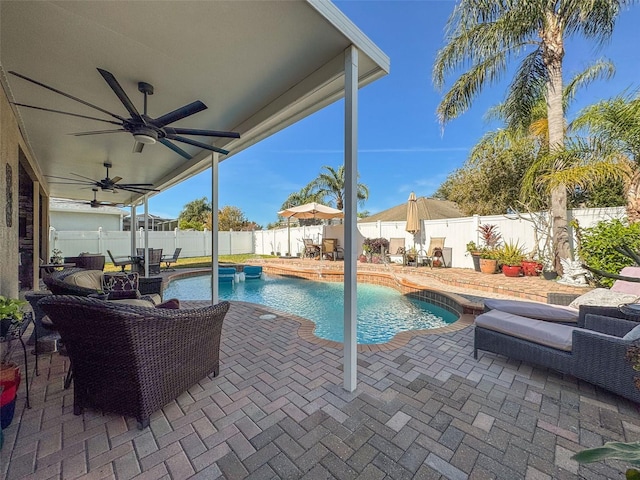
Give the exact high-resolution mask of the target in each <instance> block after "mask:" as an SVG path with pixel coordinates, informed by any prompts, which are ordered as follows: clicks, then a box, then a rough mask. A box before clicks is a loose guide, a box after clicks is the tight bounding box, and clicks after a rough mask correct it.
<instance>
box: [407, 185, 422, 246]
mask: <svg viewBox="0 0 640 480" xmlns="http://www.w3.org/2000/svg"><path fill="white" fill-rule="evenodd" d="M404 229H405V230H406V231H407V232H409V233H412V234H413V248H415V246H416V237H415V235H416V233H417V232H419V231H420V221H419V219H418V201H417V199H416V194H415V193H413V192H411V194H410V195H409V200H408V201H407V225H406V226H405V227H404Z"/></svg>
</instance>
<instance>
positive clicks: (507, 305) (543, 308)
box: [484, 298, 578, 323]
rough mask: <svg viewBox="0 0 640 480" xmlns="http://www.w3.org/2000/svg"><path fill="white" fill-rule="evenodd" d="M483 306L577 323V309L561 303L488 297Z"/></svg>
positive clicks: (521, 314) (549, 319)
mask: <svg viewBox="0 0 640 480" xmlns="http://www.w3.org/2000/svg"><path fill="white" fill-rule="evenodd" d="M484 306H485V307H487V308H490V309H491V310H500V311H501V312H507V313H512V314H514V315H520V316H522V317H528V318H535V319H537V320H546V321H549V322H566V323H569V322H572V323H578V309H577V308H571V307H566V306H563V305H549V304H547V303H540V302H525V301H521V300H497V299H494V298H488V299H486V300H485V301H484Z"/></svg>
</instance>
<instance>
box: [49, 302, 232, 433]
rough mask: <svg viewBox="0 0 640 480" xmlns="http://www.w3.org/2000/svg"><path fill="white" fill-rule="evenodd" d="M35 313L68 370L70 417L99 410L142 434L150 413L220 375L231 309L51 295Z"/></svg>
mask: <svg viewBox="0 0 640 480" xmlns="http://www.w3.org/2000/svg"><path fill="white" fill-rule="evenodd" d="M40 306H41V307H42V309H43V310H44V311H45V312H46V313H47V315H48V316H49V318H50V319H51V321H52V322H53V324H54V325H55V327H56V328H57V329H58V331H59V332H60V335H61V337H62V341H63V342H64V343H65V345H66V348H67V352H68V354H69V358H70V360H71V362H72V364H73V370H74V377H73V386H74V407H73V413H74V414H75V415H81V414H82V412H83V410H84V408H85V407H86V408H97V409H100V410H103V411H105V412H112V413H117V414H120V415H126V416H132V417H135V418H136V420H137V421H138V428H139V429H143V428H145V427H147V426H148V425H149V417H150V415H151V414H153V413H154V412H156V411H158V410H159V409H161V408H162V407H164V406H165V405H166V404H167V403H169V402H170V401H172V400H174V399H175V398H176V397H178V396H179V395H180V394H182V393H183V392H184V391H186V390H187V389H188V388H190V387H191V386H193V385H194V384H196V383H197V382H198V381H200V380H201V379H203V378H204V377H206V376H208V375H210V374H213V376H217V375H218V373H219V372H220V362H219V355H220V336H221V333H222V322H223V320H224V317H225V315H226V313H227V311H228V309H229V302H221V303H219V304H217V305H213V306H208V307H204V308H194V309H180V310H165V309H154V308H143V307H132V306H126V305H122V304H114V303H112V302H105V301H102V300H97V299H93V298H86V297H76V296H70V295H51V296H49V297H46V298H44V299H42V300H41V301H40Z"/></svg>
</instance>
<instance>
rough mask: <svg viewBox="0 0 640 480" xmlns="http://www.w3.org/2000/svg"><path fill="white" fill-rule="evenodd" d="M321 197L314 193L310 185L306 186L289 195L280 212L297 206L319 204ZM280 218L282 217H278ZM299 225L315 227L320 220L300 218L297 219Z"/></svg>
mask: <svg viewBox="0 0 640 480" xmlns="http://www.w3.org/2000/svg"><path fill="white" fill-rule="evenodd" d="M322 197H323V196H322V195H321V194H320V193H318V192H316V191H315V190H314V188H313V186H312V185H311V184H308V185H306V186H304V187H302V188H301V189H300V191H299V192H293V193H291V194H290V195H289V196H288V197H287V199H286V200H285V201H284V203H283V204H282V206H281V207H280V210H285V209H287V208H291V207H295V206H297V205H304V204H305V203H311V202H317V203H320V202H321V201H322ZM280 218H282V217H280ZM298 222H299V223H300V225H307V226H309V225H317V224H318V223H321V221H320V220H317V219H315V218H300V219H298Z"/></svg>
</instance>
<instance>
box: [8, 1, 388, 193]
mask: <svg viewBox="0 0 640 480" xmlns="http://www.w3.org/2000/svg"><path fill="white" fill-rule="evenodd" d="M351 44H354V45H356V47H357V48H358V49H359V51H360V56H359V57H360V63H359V82H360V86H363V85H365V84H367V83H369V82H371V81H373V80H375V79H377V78H379V77H381V76H383V75H385V74H386V73H388V71H389V59H388V57H386V56H385V55H384V53H383V52H382V51H381V50H380V49H379V48H377V47H376V46H375V45H374V44H373V43H372V42H371V41H370V40H369V39H368V38H366V36H364V34H362V32H360V31H359V30H358V28H357V27H356V26H355V25H353V24H352V23H351V22H350V21H349V20H348V19H347V18H346V17H345V16H344V15H343V14H342V13H341V12H340V11H339V10H338V9H337V8H336V7H335V6H334V5H333V4H331V3H328V2H324V1H322V2H318V1H286V2H285V1H274V2H271V1H255V2H248V1H228V2H225V1H193V2H192V1H151V2H149V1H117V2H114V1H5V0H3V1H2V2H0V68H1V70H0V74H1V78H0V80H1V81H2V85H3V86H4V88H5V90H6V91H7V94H8V96H9V99H10V100H11V101H14V102H18V103H26V104H31V105H37V106H41V107H45V108H50V109H56V110H63V111H68V112H73V113H77V114H81V115H89V116H95V117H100V118H108V117H106V116H105V115H104V114H102V113H100V112H97V111H96V110H94V109H91V108H89V107H87V106H85V105H82V104H80V103H78V102H74V101H73V100H70V99H68V98H65V97H63V96H61V95H58V94H56V93H54V92H52V91H49V90H46V89H44V88H42V87H39V86H37V85H33V84H31V83H29V82H27V81H25V80H23V79H20V78H17V77H15V76H13V75H9V74H7V72H9V71H12V70H13V71H16V72H19V73H21V74H23V75H26V76H28V77H31V78H33V79H35V80H38V81H40V82H43V83H45V84H47V85H50V86H52V87H54V88H57V89H59V90H62V91H64V92H66V93H69V94H71V95H74V96H76V97H79V98H81V99H83V100H85V101H87V102H90V103H92V104H94V105H97V106H100V107H102V108H104V109H105V110H108V111H110V112H113V113H116V114H118V115H122V116H124V117H128V115H127V112H126V110H125V109H124V107H123V106H122V104H121V103H120V101H119V100H118V99H117V98H116V96H115V95H114V93H113V91H112V90H111V89H110V88H109V87H108V85H107V84H106V83H105V81H104V80H103V78H102V77H101V76H100V74H99V73H98V71H97V70H96V68H97V67H99V68H102V69H105V70H108V71H109V72H111V73H112V74H113V75H114V76H115V77H116V78H117V80H118V81H119V83H120V84H121V85H122V87H123V88H124V90H125V91H126V92H127V94H128V96H129V97H130V98H131V99H132V101H133V102H134V104H135V105H136V107H137V108H138V109H139V110H140V111H142V108H143V106H142V100H143V97H142V94H141V93H139V92H138V89H137V85H138V82H139V81H144V82H148V83H150V84H152V85H153V86H154V87H155V94H154V95H152V96H150V97H149V107H148V108H149V115H150V116H151V117H158V116H160V115H163V114H165V113H167V112H169V111H172V110H174V109H176V108H178V107H181V106H183V105H185V104H188V103H191V102H193V101H194V100H201V101H202V102H204V103H205V104H206V105H207V106H208V109H207V110H205V111H202V112H200V113H197V114H195V115H193V116H191V117H188V118H186V119H184V120H181V121H179V122H176V123H174V124H172V125H171V126H173V127H187V128H200V129H213V130H231V131H237V132H239V133H240V135H241V138H240V139H207V138H205V137H191V138H193V139H195V140H199V141H204V142H206V141H213V142H214V144H215V145H216V146H218V147H223V148H225V149H227V150H230V151H231V153H230V154H229V155H228V156H226V157H225V156H221V157H220V159H221V160H223V161H226V160H228V159H229V158H231V157H232V156H233V155H234V154H236V153H238V152H240V151H241V150H243V149H245V148H247V147H249V146H251V145H253V144H254V143H256V142H258V141H259V140H261V139H263V138H265V137H266V136H268V135H271V134H273V133H275V132H277V131H279V130H281V129H283V128H285V127H286V126H288V125H290V124H292V123H294V122H295V121H297V120H298V119H300V118H302V117H304V116H307V115H309V114H311V113H313V112H314V111H316V110H318V109H320V108H322V107H324V106H326V105H327V104H329V103H331V102H333V101H335V100H337V99H339V98H341V97H342V96H343V86H344V78H343V73H342V72H343V68H344V60H343V56H344V54H343V52H344V50H345V49H346V48H347V47H348V46H349V45H351ZM14 108H15V109H16V112H17V114H18V117H19V120H20V122H21V128H22V129H23V132H24V134H25V137H26V139H27V141H28V144H29V148H30V149H31V152H32V154H33V156H34V157H35V159H36V161H37V163H38V165H39V167H40V170H41V172H40V173H42V174H44V175H58V176H69V174H71V173H76V174H79V175H83V176H85V177H89V178H94V179H102V178H104V176H105V169H104V167H103V163H104V162H105V161H107V160H108V161H110V162H111V163H112V164H113V168H112V170H111V171H110V174H111V176H112V177H113V176H120V177H122V178H123V180H122V182H126V183H152V184H153V185H154V186H155V187H156V188H160V189H166V188H168V187H170V186H171V185H173V184H175V183H177V182H178V181H180V180H182V179H184V178H185V177H187V176H189V175H192V174H195V173H198V172H200V171H203V170H205V169H206V168H208V167H209V166H210V152H209V151H207V150H201V149H199V148H197V147H191V146H189V145H185V144H178V145H179V146H180V147H181V148H183V149H184V150H186V151H187V152H188V153H189V154H190V155H192V156H193V159H192V160H185V159H184V158H183V157H181V156H179V155H178V154H176V153H175V152H173V151H172V150H170V149H168V148H167V147H165V146H163V145H161V144H155V145H147V146H145V148H144V151H143V152H142V153H133V152H132V148H133V144H134V141H133V138H132V136H131V135H130V134H129V133H117V134H104V135H94V136H81V137H77V136H73V135H69V134H70V133H74V132H82V131H87V130H91V131H93V130H102V129H103V128H104V127H105V125H106V124H102V123H100V122H95V121H92V120H85V119H80V118H74V117H70V116H65V115H60V114H55V113H50V112H44V111H38V110H33V109H27V108H23V107H15V106H14ZM106 127H107V128H111V127H109V126H108V125H106ZM43 184H44V187H45V189H48V191H49V194H50V195H51V196H54V197H62V198H73V199H90V198H92V195H93V194H92V192H91V190H90V189H80V188H78V187H77V186H73V185H57V184H48V183H47V181H46V179H44V183H43ZM101 193H102V192H101ZM129 195H130V194H127V193H120V194H116V195H113V194H111V193H108V198H105V196H107V192H104V194H102V195H101V197H102V198H99V200H111V201H114V200H117V201H129V200H130V199H131V198H130V196H129Z"/></svg>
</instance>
